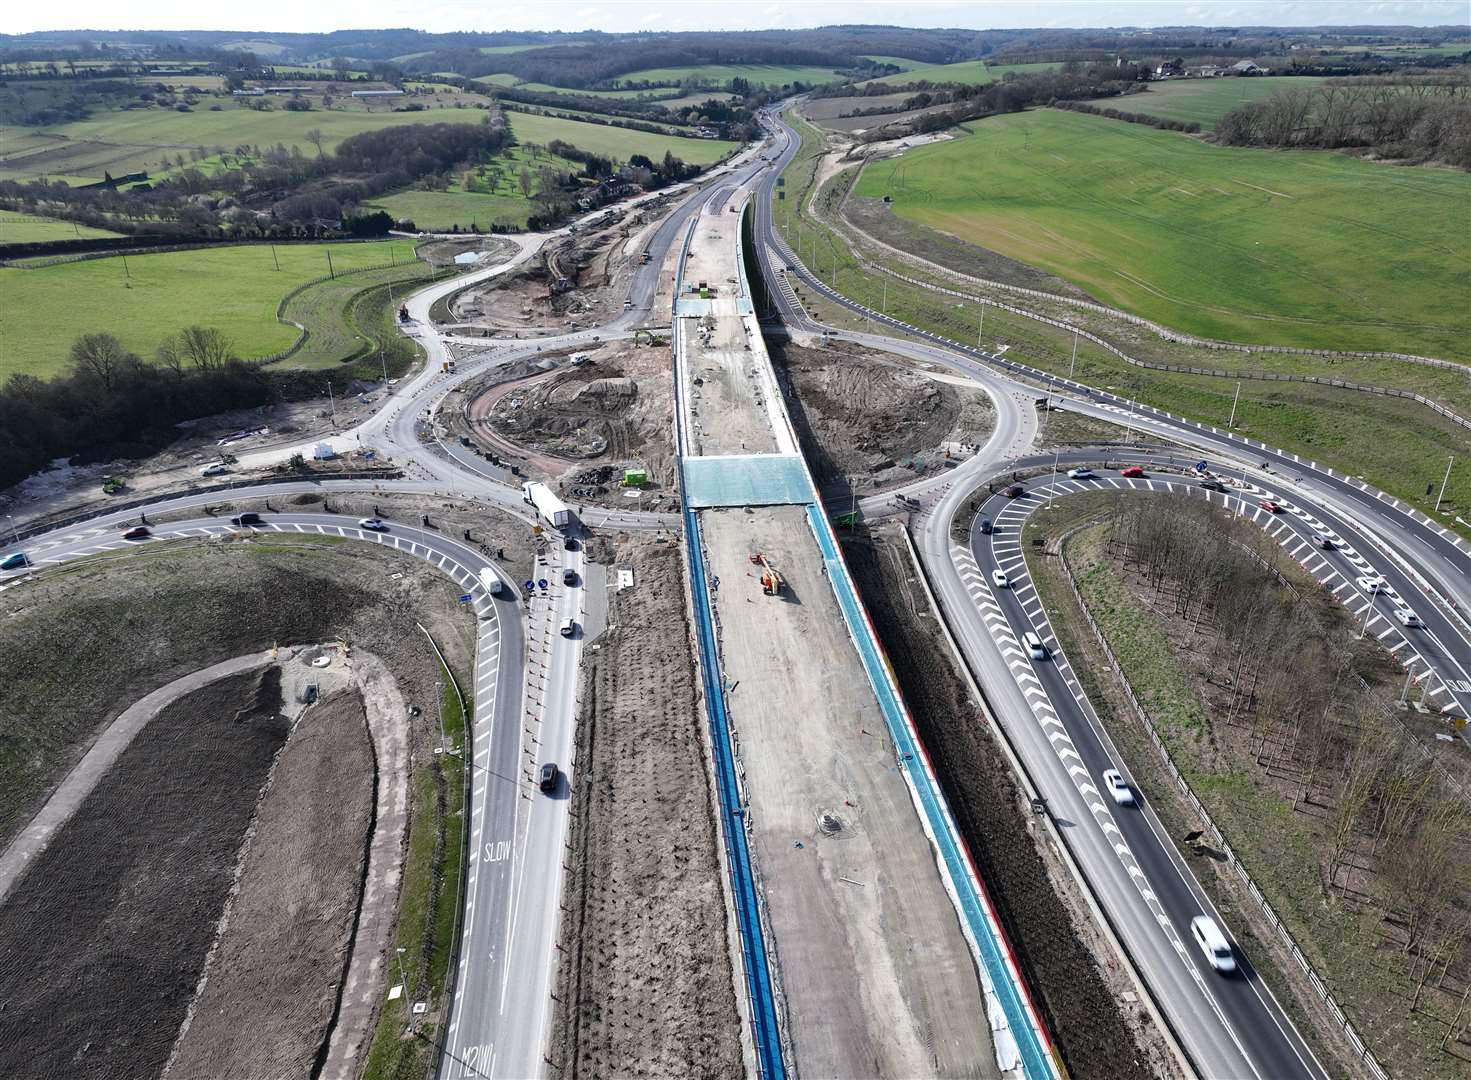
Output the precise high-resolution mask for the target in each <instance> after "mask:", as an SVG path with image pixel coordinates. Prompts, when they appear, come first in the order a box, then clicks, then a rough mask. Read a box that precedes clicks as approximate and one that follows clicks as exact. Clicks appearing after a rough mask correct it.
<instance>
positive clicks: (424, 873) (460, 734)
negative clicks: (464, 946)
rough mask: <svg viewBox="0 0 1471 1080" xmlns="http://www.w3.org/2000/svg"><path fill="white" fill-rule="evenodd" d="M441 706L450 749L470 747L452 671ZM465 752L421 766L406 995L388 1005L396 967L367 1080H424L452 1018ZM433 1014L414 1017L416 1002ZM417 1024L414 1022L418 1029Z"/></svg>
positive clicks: (402, 928)
mask: <svg viewBox="0 0 1471 1080" xmlns="http://www.w3.org/2000/svg"><path fill="white" fill-rule="evenodd" d="M443 670H444V674H445V683H444V689H443V691H442V693H443V701H442V702H441V707H442V708H443V710H444V714H443V715H444V736H445V745H446V746H449V747H455V746H459V747H462V748H463V747H464V746H465V745H466V743H465V731H466V721H467V719H468V718H467V716H466V715H465V711H464V710H462V709H461V705H460V697H459V694H458V693H457V692H456V691H455V689H454V687H453V685H451V678H450V675H449V669H448V668H445V669H443ZM464 778H465V766H464V757H463V754H449V753H445V754H431V755H429V756H428V757H427V760H421V761H419V762H417V763H416V764H415V766H414V770H413V774H412V776H411V778H410V784H409V787H410V793H411V797H412V805H411V807H410V811H409V813H410V818H409V844H408V853H407V855H406V857H405V859H404V869H403V886H402V892H401V894H400V896H401V901H400V905H399V914H398V927H397V930H396V931H395V934H394V940H393V947H394V949H395V950H400V949H401V950H403V951H402V952H397V951H395V953H394V955H393V956H391V957H389V958H388V959H389V962H390V963H393V964H395V965H397V964H398V963H400V962H401V963H402V965H403V967H402V972H403V974H402V977H403V979H404V980H405V981H406V982H407V984H408V985H407V988H406V989H405V992H404V993H403V994H401V995H400V996H399V997H398V998H397V999H395V1000H393V1001H389V1000H387V987H388V986H390V985H393V984H395V983H397V982H398V981H399V978H400V975H399V969H398V968H397V966H395V967H394V968H391V969H389V972H388V977H387V978H386V979H385V980H384V983H385V986H384V991H385V994H384V1003H383V1008H382V1010H381V1011H380V1012H379V1014H378V1023H377V1027H376V1029H375V1030H374V1032H373V1041H372V1045H371V1047H370V1049H369V1051H368V1059H367V1063H366V1064H365V1065H364V1069H363V1077H364V1080H422V1077H424V1076H425V1075H426V1073H427V1071H428V1069H429V1067H430V1065H431V1064H432V1063H433V1061H434V1048H435V1046H436V1045H437V1044H438V1042H439V1040H440V1038H441V1037H442V1033H443V1028H444V1025H445V1023H446V1022H447V1020H448V1019H449V1005H450V1002H449V998H448V997H447V996H446V994H445V980H446V976H447V975H448V973H449V965H450V961H451V960H452V959H453V955H452V950H453V949H454V945H455V928H456V926H457V925H458V921H459V907H460V878H461V870H462V866H463V854H464V837H465V782H464ZM419 1001H422V1002H424V1003H425V1005H426V1009H425V1011H424V1013H423V1014H422V1016H420V1017H419V1018H417V1019H415V1018H413V1017H412V1016H411V1014H410V1009H411V1008H412V1006H413V1003H414V1002H419ZM410 1021H413V1023H412V1027H411V1026H410Z"/></svg>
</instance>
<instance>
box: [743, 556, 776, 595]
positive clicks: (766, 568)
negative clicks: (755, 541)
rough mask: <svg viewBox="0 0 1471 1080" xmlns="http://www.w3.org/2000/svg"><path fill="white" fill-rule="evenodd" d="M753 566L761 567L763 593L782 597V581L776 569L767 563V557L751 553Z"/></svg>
mask: <svg viewBox="0 0 1471 1080" xmlns="http://www.w3.org/2000/svg"><path fill="white" fill-rule="evenodd" d="M751 564H752V565H753V566H759V567H761V591H762V592H764V593H765V594H766V595H767V596H780V595H781V588H782V579H781V574H780V573H778V572H777V569H776V567H774V566H772V565H771V564H770V563H769V562H767V561H766V556H765V555H763V554H762V553H761V552H759V551H755V552H752V553H751Z"/></svg>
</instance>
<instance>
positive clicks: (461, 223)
mask: <svg viewBox="0 0 1471 1080" xmlns="http://www.w3.org/2000/svg"><path fill="white" fill-rule="evenodd" d="M368 209H371V210H386V211H388V213H390V214H392V215H393V217H394V220H395V221H399V220H402V219H404V218H408V219H409V220H410V221H412V222H413V223H414V225H415V226H416V227H418V228H420V229H423V230H425V231H428V232H449V231H450V230H451V229H453V228H454V227H455V226H458V227H459V228H460V230H461V231H463V232H470V231H471V229H470V226H472V225H474V226H477V227H478V228H479V229H480V230H481V231H482V232H489V231H490V228H491V226H492V225H500V226H506V225H514V226H516V227H517V228H522V227H524V226H525V225H526V219H527V218H528V217H529V216H530V215H531V210H532V206H531V203H530V202H529V201H528V200H526V199H523V198H522V197H521V195H520V194H519V193H517V194H515V195H482V194H479V193H477V192H473V191H460V190H458V188H457V187H456V188H451V190H449V191H399V192H395V193H394V194H392V195H382V196H380V197H378V198H377V199H374V200H373V202H372V203H370V204H368Z"/></svg>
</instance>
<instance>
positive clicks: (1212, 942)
mask: <svg viewBox="0 0 1471 1080" xmlns="http://www.w3.org/2000/svg"><path fill="white" fill-rule="evenodd" d="M1190 936H1191V937H1193V938H1194V939H1195V944H1197V945H1199V946H1200V951H1201V952H1203V953H1205V958H1206V961H1207V962H1208V963H1209V964H1210V966H1211V967H1213V968H1215V969H1216V970H1217V971H1219V972H1220V973H1221V974H1222V975H1230V974H1232V973H1234V972H1235V970H1236V954H1235V953H1234V952H1232V951H1231V943H1230V942H1229V941H1227V940H1226V935H1225V934H1223V933H1221V928H1220V927H1219V926H1217V925H1216V920H1215V919H1212V918H1211V917H1210V916H1209V915H1197V916H1195V918H1193V919H1191V920H1190Z"/></svg>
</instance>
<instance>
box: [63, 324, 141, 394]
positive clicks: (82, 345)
mask: <svg viewBox="0 0 1471 1080" xmlns="http://www.w3.org/2000/svg"><path fill="white" fill-rule="evenodd" d="M130 355H131V354H130V353H129V352H128V350H127V349H125V348H123V343H122V342H121V341H119V340H118V339H117V338H115V337H113V335H111V334H83V335H82V336H81V337H79V338H77V340H76V341H74V342H73V343H72V350H71V362H72V368H73V369H74V370H75V371H76V372H77V373H78V374H86V375H90V376H91V377H92V378H94V379H96V380H97V381H98V382H100V383H101V384H102V387H103V389H104V390H111V389H112V388H113V385H114V384H115V383H116V382H117V380H118V377H119V376H120V375H121V374H122V370H123V368H124V366H125V365H126V364H127V362H128V358H129V356H130Z"/></svg>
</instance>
